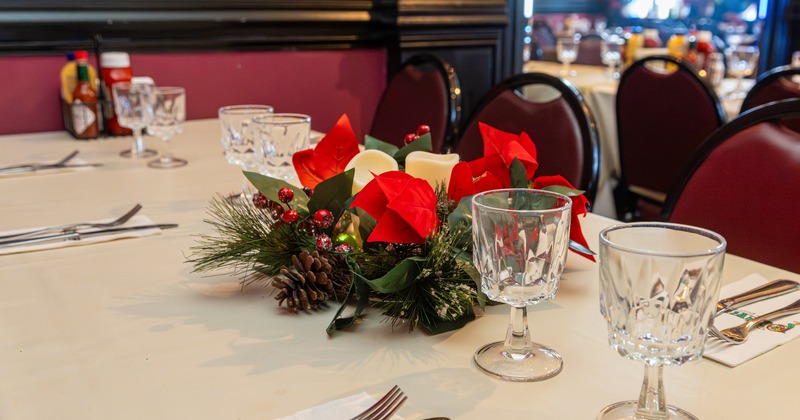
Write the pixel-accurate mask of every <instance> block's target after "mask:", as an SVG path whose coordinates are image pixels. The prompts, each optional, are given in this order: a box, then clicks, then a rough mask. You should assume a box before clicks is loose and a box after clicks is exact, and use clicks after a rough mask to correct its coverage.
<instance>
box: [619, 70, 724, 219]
mask: <svg viewBox="0 0 800 420" xmlns="http://www.w3.org/2000/svg"><path fill="white" fill-rule="evenodd" d="M651 62H662V63H671V64H673V65H675V66H677V69H676V70H675V71H684V72H686V73H688V74H690V75H691V76H690V77H692V78H693V79H695V80H696V81H697V82H698V83H699V84H700V85H701V86H703V90H704V91H705V92H706V94H707V95H708V98H709V100H711V101H712V103H714V107H715V109H716V113H715V114H716V125H717V126H718V127H721V126H722V125H723V124H724V123H725V119H726V116H725V108H723V106H722V102H721V101H720V99H719V97H718V96H717V93H716V92H715V91H714V88H713V87H711V85H710V84H709V83H708V82H706V81H705V80H704V79H702V78H701V77H700V76H698V74H697V69H696V68H695V67H694V66H693V65H691V64H689V63H687V62H685V61H683V60H681V59H677V58H675V57H672V56H668V55H652V56H648V57H644V58H641V59H639V60H637V61H635V62H634V63H633V64H631V66H630V67H629V68H628V69H626V70H625V72H624V73H622V77H620V81H619V86H620V87H622V86H623V85H624V83H625V80H626V79H627V77H628V76H630V74H632V73H631V72H633V71H635V70H636V69H638V68H639V67H642V66H645V65H647V64H648V63H651ZM615 112H616V118H617V127H618V128H619V126H620V109H619V101H617V102H616V104H615ZM622 141H623V140H622V139H621V138H617V143H618V147H619V149H618V156H619V160H620V162H625V156H624V155H625V153H624V151H623V147H622ZM637 200H644V201H646V202H650V203H652V204H654V205H656V206H663V203H660V202H658V201H656V200H653V199H652V198H650V197H645V196H642V195H639V194H636V193H634V192H632V191H630V189H629V188H628V182H627V180H626V178H625V168H624V165H620V174H619V184H618V185H617V186H616V188H615V189H614V201H615V205H616V208H617V218H619V219H620V220H623V221H629V219H630V217H629V215H634V216H633V219H631V220H635V219H636V216H635V213H636V201H637ZM662 208H663V207H662Z"/></svg>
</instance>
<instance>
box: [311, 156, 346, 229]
mask: <svg viewBox="0 0 800 420" xmlns="http://www.w3.org/2000/svg"><path fill="white" fill-rule="evenodd" d="M355 172H356V171H355V169H350V170H348V171H345V172H342V173H340V174H339V175H335V176H333V177H330V178H328V179H326V180H324V181H322V182H320V183H319V184H317V187H316V188H314V194H312V195H311V200H309V201H308V211H309V213H310V214H314V213H315V212H316V211H317V210H320V209H328V210H330V211H331V213H333V220H334V223H335V222H336V221H337V220H339V217H341V216H342V213H344V211H345V209H346V208H347V207H345V203H347V201H348V199H350V196H351V194H350V191H352V189H353V176H354V174H355Z"/></svg>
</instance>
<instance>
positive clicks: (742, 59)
mask: <svg viewBox="0 0 800 420" xmlns="http://www.w3.org/2000/svg"><path fill="white" fill-rule="evenodd" d="M725 56H726V58H727V62H728V74H730V75H731V76H733V77H735V78H736V87H735V88H734V89H733V90H732V91H731V92H729V93H728V94H727V95H726V99H741V98H744V97H745V96H746V95H747V92H745V90H744V88H743V87H742V80H743V79H744V78H745V77H750V76H752V75H753V72H754V71H755V69H756V63H757V62H758V47H756V46H752V45H748V46H738V47H736V48H728V49H727V50H726V51H725Z"/></svg>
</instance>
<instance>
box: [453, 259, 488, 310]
mask: <svg viewBox="0 0 800 420" xmlns="http://www.w3.org/2000/svg"><path fill="white" fill-rule="evenodd" d="M455 258H456V259H458V260H461V262H462V264H461V268H462V269H463V270H464V272H466V273H467V275H468V276H469V278H470V279H472V281H473V282H474V283H475V290H477V291H478V305H479V306H480V307H481V308H482V307H484V306H486V303H487V302H489V297H488V296H486V294H485V293H483V289H482V288H481V273H480V272H479V271H478V269H477V268H476V267H475V265H474V263H473V262H472V254H471V253H468V252H459V253H457V254H456V255H455Z"/></svg>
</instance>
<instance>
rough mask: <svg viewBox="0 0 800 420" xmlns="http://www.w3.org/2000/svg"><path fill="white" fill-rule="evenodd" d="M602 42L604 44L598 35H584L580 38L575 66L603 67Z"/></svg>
mask: <svg viewBox="0 0 800 420" xmlns="http://www.w3.org/2000/svg"><path fill="white" fill-rule="evenodd" d="M603 42H605V40H604V38H603V37H602V36H601V35H600V34H586V35H583V36H581V41H580V43H579V44H578V57H577V58H576V59H575V64H585V65H589V66H603V65H604V64H603V56H602V53H603Z"/></svg>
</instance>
